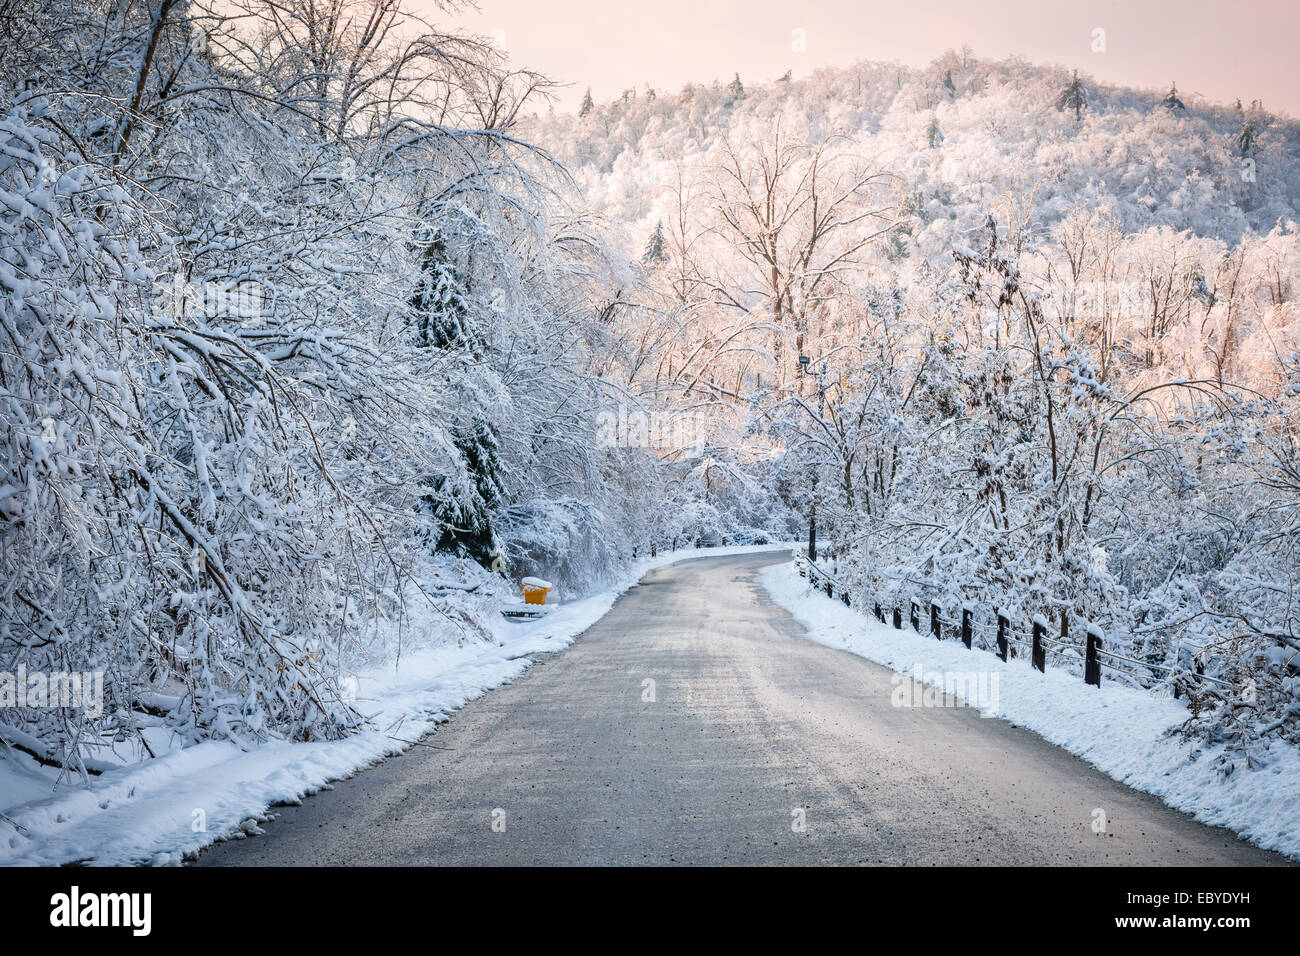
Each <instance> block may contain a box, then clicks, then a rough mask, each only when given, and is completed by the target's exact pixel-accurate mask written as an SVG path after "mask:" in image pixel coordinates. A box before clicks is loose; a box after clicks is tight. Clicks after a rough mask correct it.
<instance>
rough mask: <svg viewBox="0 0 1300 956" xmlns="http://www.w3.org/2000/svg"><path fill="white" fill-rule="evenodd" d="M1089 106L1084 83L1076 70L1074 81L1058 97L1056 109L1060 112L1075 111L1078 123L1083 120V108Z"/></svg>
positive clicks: (1075, 118)
mask: <svg viewBox="0 0 1300 956" xmlns="http://www.w3.org/2000/svg"><path fill="white" fill-rule="evenodd" d="M1087 105H1088V94H1087V92H1086V91H1085V90H1084V88H1083V82H1082V81H1081V80H1080V79H1079V71H1078V70H1075V71H1074V79H1072V80H1071V81H1070V85H1069V86H1067V87H1066V88H1065V89H1064V90H1062V91H1061V95H1060V96H1058V97H1057V99H1056V108H1057V109H1058V110H1074V121H1075V122H1076V123H1078V122H1081V121H1082V120H1083V108H1084V107H1085V106H1087Z"/></svg>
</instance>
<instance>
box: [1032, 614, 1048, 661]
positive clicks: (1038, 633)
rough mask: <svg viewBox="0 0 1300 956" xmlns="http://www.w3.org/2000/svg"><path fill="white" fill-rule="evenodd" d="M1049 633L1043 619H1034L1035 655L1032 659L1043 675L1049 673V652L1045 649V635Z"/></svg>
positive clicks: (1036, 617)
mask: <svg viewBox="0 0 1300 956" xmlns="http://www.w3.org/2000/svg"><path fill="white" fill-rule="evenodd" d="M1046 633H1047V625H1046V624H1045V623H1044V621H1043V619H1042V618H1041V617H1038V616H1035V617H1034V655H1033V658H1032V663H1033V665H1034V666H1035V667H1036V668H1038V670H1039V671H1040V672H1041V673H1044V674H1046V673H1047V652H1046V651H1045V650H1044V649H1043V635H1044V634H1046Z"/></svg>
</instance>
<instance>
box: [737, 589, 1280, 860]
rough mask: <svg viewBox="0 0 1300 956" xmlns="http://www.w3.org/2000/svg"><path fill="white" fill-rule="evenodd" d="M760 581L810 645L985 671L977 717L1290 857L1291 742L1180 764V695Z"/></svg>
mask: <svg viewBox="0 0 1300 956" xmlns="http://www.w3.org/2000/svg"><path fill="white" fill-rule="evenodd" d="M760 578H761V580H762V582H763V584H764V586H765V587H766V588H767V590H768V592H769V593H770V594H771V596H772V599H773V600H774V601H775V602H776V603H777V604H778V605H780V606H781V607H783V608H785V609H786V610H787V611H789V612H790V613H791V614H792V615H793V616H794V618H795V620H797V621H798V622H799V623H800V624H802V625H803V626H804V627H805V628H806V629H807V631H808V634H809V636H810V637H811V638H812V639H813V640H815V641H817V642H818V643H820V644H824V645H826V646H827V647H833V648H837V649H840V650H846V651H849V652H850V653H852V654H857V655H858V656H860V657H865V658H867V659H868V660H872V661H876V662H878V663H880V664H884V665H885V666H886V667H889V668H892V669H893V670H896V671H899V672H901V673H904V674H907V675H909V676H917V672H918V669H919V671H920V676H921V680H922V682H923V683H925V684H928V685H932V686H936V687H939V686H943V683H944V680H945V674H947V675H968V674H972V673H975V672H978V673H980V674H985V673H986V674H987V675H988V680H987V681H986V682H985V683H984V684H983V686H984V687H985V688H990V687H991V686H993V685H992V677H993V675H997V681H996V685H995V686H996V693H990V694H988V695H987V696H986V697H985V699H982V700H979V701H977V702H976V701H972V702H971V703H977V704H978V705H979V706H980V709H981V711H982V712H985V713H986V716H991V717H1001V718H1004V719H1006V720H1009V721H1012V722H1014V723H1016V724H1018V725H1020V726H1022V727H1025V728H1027V729H1029V730H1032V731H1033V732H1034V733H1036V734H1039V735H1040V736H1042V737H1044V738H1046V739H1047V740H1050V741H1051V742H1052V743H1054V744H1056V745H1058V746H1060V747H1063V748H1065V749H1066V750H1068V751H1070V752H1071V753H1074V754H1077V755H1079V756H1080V757H1083V758H1084V759H1085V760H1087V761H1088V762H1089V763H1090V764H1092V765H1093V766H1095V767H1097V768H1098V769H1099V770H1101V771H1102V772H1103V773H1105V774H1108V775H1109V776H1111V777H1113V778H1114V779H1116V780H1119V781H1120V782H1122V783H1124V784H1127V785H1128V786H1130V787H1133V788H1134V789H1137V790H1142V791H1145V792H1147V793H1151V794H1154V795H1155V796H1157V797H1159V798H1160V799H1161V800H1163V801H1164V802H1165V803H1166V804H1168V805H1169V806H1171V807H1174V808H1175V809H1178V810H1183V811H1186V812H1187V813H1190V814H1192V815H1193V816H1195V817H1196V819H1198V820H1201V821H1202V822H1204V823H1209V824H1214V825H1216V826H1222V827H1227V828H1228V829H1230V830H1234V831H1236V832H1237V833H1239V834H1241V835H1242V836H1244V837H1246V838H1248V839H1249V840H1251V841H1252V842H1253V843H1255V844H1257V845H1259V846H1261V847H1263V848H1265V849H1268V850H1277V851H1279V852H1281V853H1285V854H1286V855H1288V856H1290V857H1294V858H1300V750H1297V749H1296V748H1295V747H1292V746H1290V745H1288V744H1285V743H1278V742H1274V743H1273V746H1272V749H1271V750H1270V752H1269V757H1270V758H1271V759H1270V760H1269V762H1268V763H1267V765H1265V766H1262V767H1259V768H1257V769H1253V770H1248V769H1243V767H1242V762H1241V761H1237V769H1236V770H1235V771H1233V773H1231V774H1230V775H1229V776H1227V777H1226V778H1224V777H1221V776H1220V775H1219V772H1218V771H1217V770H1216V769H1215V766H1214V763H1215V758H1216V757H1217V756H1218V755H1219V752H1220V751H1219V750H1218V749H1215V748H1209V747H1202V748H1201V752H1200V754H1199V755H1198V756H1197V757H1196V759H1195V760H1191V759H1189V753H1190V751H1191V749H1192V745H1191V744H1189V743H1188V742H1187V741H1184V740H1180V739H1178V738H1176V737H1171V736H1167V734H1166V732H1167V731H1169V730H1170V728H1172V727H1175V726H1177V725H1178V724H1180V723H1182V722H1183V721H1184V720H1186V719H1187V717H1188V712H1187V708H1186V706H1185V705H1184V704H1183V703H1182V702H1180V701H1177V700H1173V699H1172V698H1168V697H1157V696H1154V695H1152V694H1150V693H1147V692H1145V691H1142V690H1138V689H1135V688H1130V687H1121V686H1119V685H1117V684H1106V683H1103V685H1102V687H1101V688H1100V689H1098V688H1096V687H1091V686H1089V685H1087V684H1085V683H1084V682H1083V681H1082V680H1081V679H1080V678H1079V677H1077V676H1073V675H1071V674H1068V673H1066V672H1065V671H1063V670H1059V669H1058V670H1052V668H1051V666H1050V665H1049V666H1048V669H1047V673H1045V674H1040V673H1039V672H1038V671H1036V670H1034V669H1033V668H1032V667H1031V666H1030V664H1029V661H1028V660H1027V659H1023V658H1021V659H1013V660H1010V661H1007V662H1006V663H1003V662H1002V661H1001V660H1000V659H999V658H998V657H997V655H995V654H993V653H990V652H989V651H985V650H980V649H972V650H967V649H966V648H965V646H964V645H962V644H961V643H960V642H959V641H937V640H935V639H934V638H932V637H930V636H928V635H921V634H917V633H916V632H914V631H912V630H911V629H910V628H909V627H908V625H907V624H906V623H904V626H903V629H902V630H894V628H893V627H891V626H889V625H886V624H881V623H879V622H878V621H876V620H875V619H874V618H873V617H870V616H869V615H866V614H863V613H860V612H858V611H855V610H852V609H850V608H848V607H845V606H844V605H843V604H842V603H841V602H840V601H839V600H833V599H831V598H828V597H827V596H826V595H824V594H822V593H821V592H820V591H812V590H811V589H810V588H809V586H808V582H807V581H806V580H804V579H803V578H801V577H799V574H798V572H797V571H796V570H795V567H794V565H793V564H775V565H772V566H771V567H768V568H765V569H764V570H763V571H762V572H761V574H760ZM949 679H951V678H949ZM957 686H959V687H960V686H962V685H961V684H960V683H958V684H957ZM967 686H971V687H975V686H978V685H976V684H974V683H973V682H970V683H968V684H967ZM957 696H958V697H962V696H963V695H962V694H961V693H958V694H957Z"/></svg>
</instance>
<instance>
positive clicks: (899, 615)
mask: <svg viewBox="0 0 1300 956" xmlns="http://www.w3.org/2000/svg"><path fill="white" fill-rule="evenodd" d="M902 629H903V611H902V609H901V608H894V630H896V631H901V630H902Z"/></svg>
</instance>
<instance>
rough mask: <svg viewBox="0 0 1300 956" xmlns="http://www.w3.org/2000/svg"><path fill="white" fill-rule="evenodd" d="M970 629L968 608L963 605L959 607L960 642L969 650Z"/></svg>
mask: <svg viewBox="0 0 1300 956" xmlns="http://www.w3.org/2000/svg"><path fill="white" fill-rule="evenodd" d="M971 630H972V628H971V622H970V608H968V607H964V608H962V609H961V642H962V643H963V644H965V645H966V650H968V651H969V650H970V639H971Z"/></svg>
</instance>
